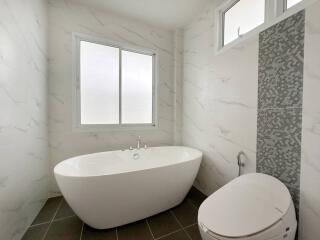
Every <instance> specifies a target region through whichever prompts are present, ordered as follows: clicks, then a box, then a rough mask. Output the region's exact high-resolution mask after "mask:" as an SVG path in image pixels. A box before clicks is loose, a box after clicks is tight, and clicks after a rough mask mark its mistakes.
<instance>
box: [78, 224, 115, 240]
mask: <svg viewBox="0 0 320 240" xmlns="http://www.w3.org/2000/svg"><path fill="white" fill-rule="evenodd" d="M81 240H117V234H116V229H114V228H113V229H107V230H97V229H94V228H92V227H89V226H88V225H84V228H83V233H82V239H81Z"/></svg>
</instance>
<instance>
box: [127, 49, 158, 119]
mask: <svg viewBox="0 0 320 240" xmlns="http://www.w3.org/2000/svg"><path fill="white" fill-rule="evenodd" d="M121 59H122V66H121V69H122V71H121V72H122V73H121V74H122V122H123V123H124V124H130V123H152V85H153V83H152V75H153V73H152V71H153V70H152V69H153V57H152V56H149V55H144V54H139V53H134V52H129V51H122V57H121Z"/></svg>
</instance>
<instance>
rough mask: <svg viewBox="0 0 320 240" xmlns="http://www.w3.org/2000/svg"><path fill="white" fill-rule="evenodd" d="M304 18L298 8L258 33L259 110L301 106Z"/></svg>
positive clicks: (302, 12) (303, 14)
mask: <svg viewBox="0 0 320 240" xmlns="http://www.w3.org/2000/svg"><path fill="white" fill-rule="evenodd" d="M304 19H305V13H304V11H301V12H299V13H297V14H295V15H293V16H291V17H289V18H287V19H285V20H283V21H282V22H280V23H278V24H276V25H274V26H272V27H270V28H268V29H267V30H265V31H263V32H261V33H260V37H259V84H258V108H259V109H265V108H286V107H302V87H303V57H304V26H305V24H304V22H305V20H304Z"/></svg>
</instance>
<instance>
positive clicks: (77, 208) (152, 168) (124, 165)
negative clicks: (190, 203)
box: [54, 147, 202, 229]
mask: <svg viewBox="0 0 320 240" xmlns="http://www.w3.org/2000/svg"><path fill="white" fill-rule="evenodd" d="M201 159H202V153H201V152H200V151H198V150H195V149H192V148H188V147H154V148H148V149H140V150H125V151H111V152H101V153H94V154H89V155H83V156H79V157H74V158H70V159H67V160H65V161H63V162H61V163H59V164H58V165H57V166H56V167H55V168H54V175H55V178H56V180H57V183H58V186H59V188H60V190H61V192H62V194H63V196H64V197H65V199H66V201H67V202H68V203H69V205H70V207H71V208H72V209H73V210H74V212H75V213H76V214H77V215H78V216H79V217H80V218H81V219H82V220H83V221H84V222H85V223H86V224H88V225H89V226H91V227H93V228H97V229H107V228H113V227H117V226H121V225H124V224H127V223H130V222H134V221H137V220H140V219H143V218H146V217H149V216H152V215H154V214H157V213H159V212H162V211H164V210H167V209H170V208H172V207H174V206H176V205H178V204H179V203H181V202H182V200H183V199H184V198H185V196H186V194H187V193H188V191H189V190H190V188H191V186H192V183H193V181H194V179H195V177H196V175H197V172H198V170H199V166H200V163H201Z"/></svg>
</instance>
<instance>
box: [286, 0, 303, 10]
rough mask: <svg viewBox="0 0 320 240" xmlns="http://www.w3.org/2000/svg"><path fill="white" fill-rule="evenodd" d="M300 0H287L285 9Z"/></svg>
mask: <svg viewBox="0 0 320 240" xmlns="http://www.w3.org/2000/svg"><path fill="white" fill-rule="evenodd" d="M301 1H302V0H287V9H288V8H291V7H292V6H294V5H296V4H298V3H299V2H301Z"/></svg>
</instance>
